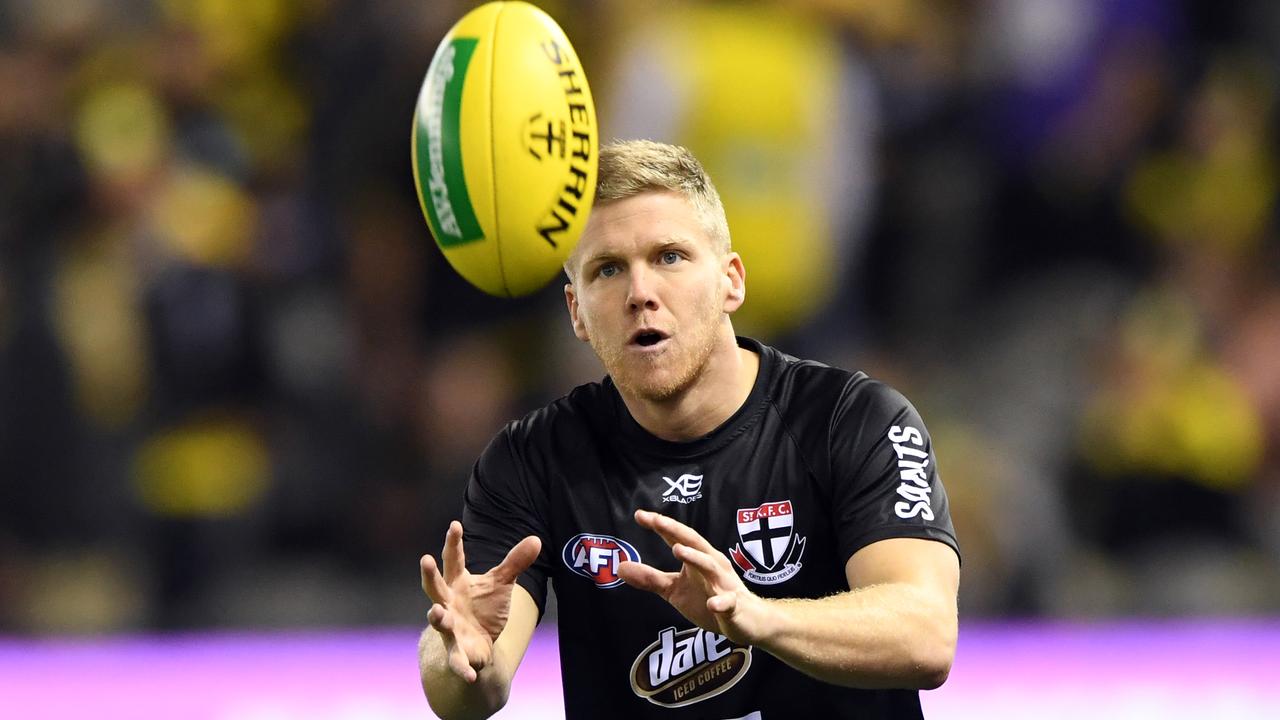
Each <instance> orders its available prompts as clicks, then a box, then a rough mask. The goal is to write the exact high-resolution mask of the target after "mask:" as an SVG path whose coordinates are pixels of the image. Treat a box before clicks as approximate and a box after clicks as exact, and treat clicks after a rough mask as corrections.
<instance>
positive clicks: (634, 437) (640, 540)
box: [463, 338, 959, 720]
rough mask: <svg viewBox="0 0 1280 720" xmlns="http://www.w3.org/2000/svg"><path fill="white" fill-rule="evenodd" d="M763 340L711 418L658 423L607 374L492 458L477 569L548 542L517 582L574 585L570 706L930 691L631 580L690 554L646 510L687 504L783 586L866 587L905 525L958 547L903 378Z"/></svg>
mask: <svg viewBox="0 0 1280 720" xmlns="http://www.w3.org/2000/svg"><path fill="white" fill-rule="evenodd" d="M739 344H740V345H741V346H743V347H745V348H748V349H750V350H753V351H755V352H757V353H759V355H760V370H759V374H758V376H757V379H756V382H755V385H754V387H753V389H752V391H751V393H750V395H749V397H748V398H747V400H746V402H745V403H744V404H743V405H742V407H741V408H739V409H738V411H737V412H735V413H734V414H733V416H732V417H730V418H729V419H728V420H726V421H725V422H724V423H723V424H722V425H721V426H720V427H719V428H717V429H716V430H714V431H713V432H711V433H710V434H709V435H707V436H705V437H703V438H700V439H698V440H694V441H691V442H680V443H676V442H668V441H664V440H661V439H659V438H657V437H654V436H653V435H650V434H649V433H648V432H646V431H645V430H644V429H643V428H642V427H640V425H639V424H638V423H636V422H635V420H634V419H633V418H632V417H631V415H630V413H629V412H628V411H627V409H626V406H625V405H624V404H623V402H622V399H621V396H620V395H619V394H618V391H617V389H616V388H615V387H614V386H613V384H612V383H611V381H610V380H609V379H608V378H606V379H605V380H604V381H602V382H600V383H592V384H588V385H583V386H580V387H578V388H576V389H575V390H574V391H573V392H571V393H570V394H569V395H567V396H565V397H563V398H561V399H560V400H557V401H556V402H554V403H552V404H550V405H548V406H546V407H544V408H542V409H540V410H538V411H536V412H534V413H531V414H530V415H528V416H526V417H525V418H523V419H521V420H519V421H517V422H514V423H511V424H510V425H508V426H507V427H506V428H504V429H503V430H502V432H501V433H499V434H498V436H497V437H496V438H495V439H494V440H493V442H492V443H490V445H489V447H488V448H487V449H486V450H485V451H484V453H483V455H482V456H481V457H480V459H479V461H478V462H477V463H476V466H475V469H474V472H473V475H472V477H471V480H470V484H469V485H468V487H467V491H466V497H465V504H464V510H463V525H464V528H465V533H466V534H465V546H466V551H467V558H468V563H467V564H468V569H469V570H471V571H472V572H477V573H479V572H485V571H487V570H489V569H490V568H491V567H493V566H494V565H496V564H497V563H498V562H500V561H501V560H502V558H503V557H504V556H505V555H506V553H507V551H508V550H509V549H510V548H511V547H512V546H513V545H515V544H516V543H517V542H519V541H520V540H521V539H522V538H524V537H526V536H528V535H538V536H539V537H541V538H542V543H543V544H542V553H541V554H540V556H539V557H538V559H537V560H536V561H535V562H534V564H533V565H532V566H531V567H530V568H529V570H528V571H526V572H525V573H524V574H522V575H521V576H520V577H519V579H518V582H519V583H520V585H521V586H522V587H524V588H525V589H526V590H528V591H529V594H530V595H532V596H533V598H534V600H535V601H536V602H537V603H538V607H539V612H541V611H542V610H543V608H544V606H545V602H546V596H547V581H548V580H550V581H551V582H552V583H554V586H555V592H556V596H557V598H558V601H559V639H560V657H561V673H562V681H563V684H564V697H565V714H566V716H567V717H569V718H607V717H614V718H650V717H652V718H712V719H715V720H727V719H729V718H735V719H736V718H745V717H750V718H756V719H759V720H775V719H780V718H791V717H799V716H801V715H803V716H805V717H822V718H914V717H920V716H921V711H920V700H919V694H918V693H917V692H916V691H914V690H858V689H851V688H844V687H838V686H835V685H831V684H828V683H824V682H821V681H819V680H816V679H814V678H812V677H809V676H808V675H805V674H804V673H801V672H799V671H798V670H795V669H793V668H791V667H789V666H788V665H786V664H784V663H783V662H782V661H780V660H778V659H777V658H775V657H773V656H771V655H769V654H768V653H766V652H764V651H762V650H760V649H759V648H754V647H749V646H739V645H736V644H734V643H733V642H731V641H730V640H728V639H727V638H725V637H722V636H720V635H717V634H715V633H711V632H706V631H703V630H700V629H698V628H697V627H696V626H694V625H693V624H692V623H690V622H689V621H688V620H686V619H685V618H684V617H683V616H681V615H680V614H679V613H678V612H677V611H676V610H675V609H674V608H672V607H671V606H670V605H669V604H667V603H666V602H665V601H664V600H662V599H661V598H660V597H658V596H656V595H654V594H652V593H649V592H646V591H643V590H639V589H636V588H632V587H629V586H628V585H626V584H625V583H624V582H622V580H621V579H620V578H619V577H618V575H617V568H618V565H619V563H621V562H622V561H624V560H628V559H630V560H640V561H643V562H645V563H647V564H649V565H652V566H654V567H656V568H658V569H659V570H668V571H673V570H678V569H679V562H678V561H677V560H676V559H675V558H674V557H673V556H672V554H671V551H670V549H669V548H668V547H667V546H666V544H665V543H664V542H663V541H662V539H661V538H660V537H658V536H657V535H656V534H655V533H653V532H651V531H649V530H645V529H643V528H641V527H639V526H638V525H636V523H635V520H634V517H633V513H634V512H635V510H636V509H638V508H645V509H648V510H655V511H658V512H661V513H664V514H666V515H669V516H671V517H674V518H676V519H677V520H680V521H681V522H683V523H686V524H687V525H689V526H691V527H693V528H694V529H695V530H697V531H698V532H699V533H701V534H702V536H703V537H705V538H706V539H707V540H708V541H709V542H710V543H711V544H712V545H713V546H715V547H716V548H717V549H719V550H721V551H722V552H723V553H725V555H726V556H727V557H728V558H729V559H730V561H731V562H732V564H733V566H734V568H735V569H736V571H737V572H738V573H739V575H740V576H741V577H742V578H743V581H744V582H745V584H746V586H747V587H748V588H749V589H751V590H752V591H753V592H755V593H756V594H758V595H761V596H763V597H771V598H819V597H824V596H827V595H831V594H833V593H838V592H842V591H846V590H848V589H849V584H848V580H847V579H846V577H845V565H846V562H847V561H848V559H849V557H850V556H852V555H853V554H854V553H855V552H857V551H858V550H859V549H860V548H862V547H865V546H866V545H868V544H870V543H873V542H876V541H877V540H883V539H886V538H897V537H909V538H926V539H931V540H936V541H940V542H943V543H946V544H947V545H949V546H951V547H952V548H956V549H957V553H958V552H959V550H958V548H957V545H956V540H955V535H954V531H953V528H952V524H951V518H950V515H949V513H948V510H947V498H946V495H945V493H944V491H943V488H942V484H941V481H940V480H939V477H938V472H937V465H936V462H935V459H934V456H933V450H932V447H931V444H930V439H929V435H928V433H927V432H926V431H925V427H924V424H923V423H922V422H921V420H920V417H919V415H918V414H917V413H916V411H915V409H914V408H913V407H912V406H911V405H910V404H909V403H908V402H907V400H906V399H905V398H903V396H902V395H900V394H899V393H898V392H896V391H895V390H893V389H891V388H889V387H888V386H886V385H884V384H883V383H880V382H877V381H875V380H872V379H870V378H868V377H867V376H866V375H865V374H863V373H850V372H847V371H844V370H839V369H836V368H832V367H828V366H826V365H823V364H820V363H817V362H811V361H803V360H797V359H796V358H794V357H790V356H788V355H784V354H782V353H780V352H778V351H777V350H774V349H773V348H770V347H766V346H764V345H761V344H760V343H758V342H756V341H754V340H750V339H746V338H739Z"/></svg>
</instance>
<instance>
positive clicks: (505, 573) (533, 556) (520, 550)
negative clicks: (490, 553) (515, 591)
mask: <svg viewBox="0 0 1280 720" xmlns="http://www.w3.org/2000/svg"><path fill="white" fill-rule="evenodd" d="M540 552H542V538H540V537H538V536H537V535H530V536H529V537H527V538H525V539H523V540H521V541H520V542H518V543H516V546H515V547H513V548H511V551H510V552H508V553H507V556H506V557H505V558H503V559H502V562H500V563H498V566H497V567H495V568H494V569H493V570H490V571H489V572H491V573H493V575H494V578H495V579H496V580H497V581H498V582H500V583H512V582H515V579H516V577H517V576H519V575H520V573H522V572H524V571H525V570H528V569H529V566H530V565H532V564H533V561H534V560H537V559H538V553H540Z"/></svg>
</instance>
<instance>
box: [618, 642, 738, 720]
mask: <svg viewBox="0 0 1280 720" xmlns="http://www.w3.org/2000/svg"><path fill="white" fill-rule="evenodd" d="M750 668H751V646H750V645H738V644H736V643H734V642H733V641H732V640H730V639H729V638H727V637H725V636H723V635H717V634H715V633H713V632H708V631H706V630H703V629H702V628H697V627H695V628H689V629H688V630H681V631H679V632H676V629H675V628H673V627H669V628H667V629H666V630H663V631H662V632H660V633H658V639H657V640H656V641H655V642H653V643H652V644H650V645H649V647H647V648H645V649H644V650H642V651H641V652H640V654H639V655H638V656H636V660H635V662H633V663H632V664H631V690H632V691H633V692H635V694H636V695H639V696H640V697H642V698H644V699H645V700H648V701H649V702H651V703H653V704H654V705H661V706H662V707H670V708H675V707H682V706H685V705H692V704H693V703H696V702H699V701H701V700H706V699H707V698H710V697H715V696H716V695H719V694H720V693H722V692H724V691H726V690H728V689H729V688H731V687H733V686H734V685H735V684H736V683H737V682H738V681H739V680H741V679H742V677H743V676H744V675H746V674H747V670H748V669H750Z"/></svg>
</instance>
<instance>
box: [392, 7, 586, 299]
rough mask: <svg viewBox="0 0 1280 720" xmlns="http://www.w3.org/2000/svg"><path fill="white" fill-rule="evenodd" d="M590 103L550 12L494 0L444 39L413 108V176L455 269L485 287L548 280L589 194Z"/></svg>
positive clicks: (523, 289) (503, 290) (500, 289)
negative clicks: (494, 0)
mask: <svg viewBox="0 0 1280 720" xmlns="http://www.w3.org/2000/svg"><path fill="white" fill-rule="evenodd" d="M596 127H597V126H596V111H595V104H594V103H593V102H592V100H591V90H590V89H589V88H588V86H587V77H586V75H585V73H583V70H582V64H581V63H580V62H579V60H578V56H577V53H575V52H574V51H573V47H572V46H571V45H570V44H569V39H568V38H567V37H565V34H564V31H563V30H561V29H560V26H559V25H557V24H556V22H555V21H554V20H552V19H551V17H550V16H549V15H547V14H546V13H545V12H543V11H541V10H539V9H538V8H536V7H534V6H532V5H530V4H528V3H524V2H491V3H488V4H486V5H482V6H480V7H478V8H476V9H475V10H472V11H471V12H469V13H467V14H466V16H464V17H463V18H462V19H461V20H459V21H458V23H457V24H456V25H454V26H453V28H452V29H451V30H449V33H448V34H447V35H445V37H444V40H442V41H441V42H440V47H439V48H438V49H437V50H436V54H435V57H434V58H433V59H432V61H431V66H430V67H429V68H428V69H427V76H426V79H425V80H424V81H423V83H422V92H421V93H420V94H419V96H418V104H417V107H416V108H415V110H414V114H413V136H412V140H411V146H412V147H411V155H412V158H413V180H414V184H415V185H416V186H417V189H418V200H419V201H420V202H421V203H422V212H423V214H424V215H425V216H426V218H427V225H428V226H429V227H430V228H431V234H432V235H433V236H434V237H435V239H436V244H437V245H439V246H440V249H441V251H443V252H444V256H445V257H446V258H448V260H449V263H450V264H451V265H453V268H454V269H455V270H457V271H458V273H459V274H460V275H462V277H464V278H466V279H467V280H468V281H469V282H470V283H471V284H473V285H475V286H476V287H478V288H480V289H481V290H484V291H485V292H487V293H490V294H492V295H499V296H504V297H517V296H519V295H527V294H529V293H531V292H534V291H536V290H538V289H540V288H542V287H543V286H545V285H546V284H547V283H548V282H549V281H550V280H551V279H552V278H553V277H555V275H556V273H557V272H558V271H559V270H560V267H561V265H562V264H563V263H564V260H565V258H566V257H567V256H568V254H569V252H570V251H571V250H572V249H573V246H574V245H575V244H576V243H577V241H578V236H579V235H580V234H581V232H582V228H583V227H584V226H585V225H586V223H587V215H588V214H589V213H590V211H591V204H592V202H593V200H594V199H595V189H596V150H597V149H598V146H599V137H598V134H597V130H596Z"/></svg>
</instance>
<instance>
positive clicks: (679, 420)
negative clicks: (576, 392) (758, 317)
mask: <svg viewBox="0 0 1280 720" xmlns="http://www.w3.org/2000/svg"><path fill="white" fill-rule="evenodd" d="M759 372H760V356H759V355H758V354H756V353H754V352H752V351H750V350H747V349H746V348H742V347H738V342H737V339H736V338H735V337H734V335H733V330H732V329H728V330H727V333H726V336H724V337H721V338H720V341H719V342H718V343H717V345H716V348H715V349H714V350H712V352H711V357H710V358H708V360H707V366H706V367H705V368H704V369H703V372H702V373H701V374H700V375H699V376H698V377H697V378H696V379H695V380H694V381H693V382H692V383H691V384H690V385H689V387H687V388H685V389H684V390H682V391H681V392H679V393H676V394H675V395H674V396H672V397H671V398H668V399H667V400H663V401H654V400H646V399H644V398H640V397H636V396H634V395H631V394H629V393H625V392H621V388H619V393H620V394H621V395H622V401H623V403H625V404H626V406H627V410H628V411H630V413H631V417H633V418H635V421H636V422H637V423H639V424H640V427H642V428H644V429H645V430H647V431H649V433H650V434H651V435H654V436H656V437H659V438H662V439H663V440H669V441H672V442H686V441H689V440H696V439H698V438H700V437H703V436H704V435H706V434H708V433H710V432H711V431H712V430H715V429H716V428H718V427H720V425H721V424H722V423H724V421H725V420H728V419H729V418H730V417H731V416H732V415H733V414H734V413H735V412H737V411H738V408H740V407H742V404H743V403H745V402H746V401H747V397H748V396H750V395H751V388H752V387H754V386H755V382H756V375H757V374H758V373H759Z"/></svg>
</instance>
